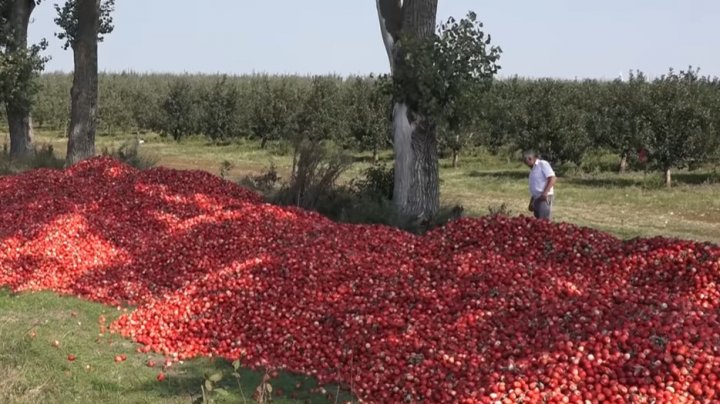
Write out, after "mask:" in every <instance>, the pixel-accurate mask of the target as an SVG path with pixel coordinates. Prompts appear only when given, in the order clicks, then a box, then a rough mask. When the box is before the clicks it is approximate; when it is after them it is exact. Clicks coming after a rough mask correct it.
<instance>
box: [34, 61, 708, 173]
mask: <svg viewBox="0 0 720 404" xmlns="http://www.w3.org/2000/svg"><path fill="white" fill-rule="evenodd" d="M99 82H100V84H99V88H100V91H99V92H100V102H99V110H98V127H99V130H100V132H101V133H130V132H133V133H137V132H145V131H156V132H160V133H162V134H165V135H167V136H170V137H172V138H174V139H176V140H182V139H183V138H185V137H187V136H193V135H204V136H207V137H208V138H209V139H210V140H212V141H215V142H221V141H228V140H233V139H238V138H252V139H257V140H258V141H260V142H261V145H262V147H265V146H266V144H267V143H268V142H269V141H292V140H293V139H295V138H297V137H298V136H300V135H303V136H310V137H313V138H316V139H318V140H332V141H334V142H335V143H337V144H339V145H341V146H343V147H346V148H353V149H355V150H359V151H372V152H374V154H376V155H377V152H378V151H380V150H383V149H388V148H391V146H392V137H391V133H390V118H391V105H392V95H391V91H392V89H391V88H390V86H391V83H390V81H389V79H388V78H386V77H379V78H378V77H350V78H346V79H342V78H340V77H334V76H323V77H299V76H265V75H255V76H235V77H227V76H203V75H182V76H174V75H139V74H134V73H124V74H101V75H100V80H99ZM38 84H39V93H38V96H37V100H36V102H35V108H34V111H33V119H34V123H35V125H36V126H39V127H43V128H47V129H53V130H65V129H66V127H67V125H68V123H69V115H68V111H69V107H70V105H69V102H70V99H69V97H68V96H67V94H69V91H70V87H71V85H72V77H71V76H70V75H66V74H45V75H42V76H41V77H40V79H39V80H38ZM465 96H467V97H468V98H471V100H470V101H468V107H467V108H468V110H466V111H462V112H463V114H462V116H461V117H459V118H458V119H457V122H454V123H453V124H450V123H448V124H445V125H443V127H441V128H440V129H439V143H440V146H441V151H442V152H444V153H447V154H448V155H452V156H453V161H454V163H455V164H457V163H458V161H459V156H460V154H461V152H462V150H463V149H465V148H469V147H474V146H485V147H487V148H489V149H490V150H493V151H497V150H499V149H501V148H504V149H508V148H509V149H520V148H536V149H538V150H539V151H540V152H541V153H542V154H543V155H544V156H545V157H547V158H548V159H550V160H552V161H554V162H556V163H563V162H571V163H578V164H579V163H580V162H581V161H582V159H583V157H585V155H586V153H587V152H588V151H589V150H592V149H598V148H599V149H604V150H607V151H611V152H613V153H616V154H617V156H618V168H619V169H621V170H624V169H625V168H626V167H627V166H628V164H629V163H630V162H631V161H632V160H638V159H641V160H645V161H646V163H647V164H649V165H650V166H651V167H654V168H657V169H659V170H662V171H663V172H666V171H667V170H669V169H671V168H682V167H686V166H690V167H693V166H697V165H699V164H702V163H703V162H706V161H708V160H710V159H714V158H716V157H717V152H718V143H719V140H720V132H719V130H720V114H718V112H719V111H720V83H718V81H717V80H715V79H713V78H709V77H702V76H699V74H698V72H697V70H693V69H688V70H687V71H680V72H675V71H670V72H669V73H668V74H666V75H665V76H663V77H661V78H657V79H655V80H652V81H650V80H647V79H646V78H645V76H644V75H643V74H642V73H639V72H637V73H634V74H631V75H630V77H629V79H628V80H626V81H620V80H616V81H612V82H607V81H591V80H588V81H582V82H579V81H558V80H526V79H507V80H495V81H494V82H493V83H492V85H491V86H490V87H489V88H488V89H487V91H480V92H478V93H477V94H473V93H472V92H468V94H465ZM472 98H474V99H472ZM456 115H459V114H456Z"/></svg>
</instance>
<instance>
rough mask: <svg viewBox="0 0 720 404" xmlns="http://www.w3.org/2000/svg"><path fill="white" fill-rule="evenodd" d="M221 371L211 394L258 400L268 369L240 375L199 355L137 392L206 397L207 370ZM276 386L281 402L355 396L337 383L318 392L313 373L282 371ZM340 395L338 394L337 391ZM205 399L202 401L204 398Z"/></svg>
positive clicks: (225, 398)
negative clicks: (254, 396) (220, 375)
mask: <svg viewBox="0 0 720 404" xmlns="http://www.w3.org/2000/svg"><path fill="white" fill-rule="evenodd" d="M216 372H220V373H222V375H223V377H222V380H220V381H219V382H217V383H216V384H215V387H214V388H221V389H222V390H223V391H222V392H216V391H210V392H207V394H208V396H209V398H212V399H214V400H215V402H218V403H224V402H227V403H238V402H254V400H253V397H252V396H253V393H254V392H255V390H256V389H257V388H258V386H260V384H261V382H262V379H263V376H264V374H265V373H264V372H263V371H260V370H258V371H253V370H249V369H243V368H241V369H239V371H238V373H239V374H240V377H239V378H237V377H236V376H234V375H233V372H234V370H233V367H232V364H231V363H230V362H228V361H225V360H221V359H216V360H212V359H204V358H201V359H195V360H192V361H190V362H186V363H185V364H184V365H180V367H179V368H176V369H174V370H173V369H172V368H170V369H169V370H168V372H167V378H166V379H165V381H163V382H162V383H160V382H156V381H148V382H145V383H144V384H142V385H139V386H138V387H137V388H136V389H135V392H140V393H147V394H150V393H155V394H158V395H160V396H162V397H166V398H184V397H187V398H188V399H189V400H188V402H194V400H199V399H200V400H201V399H202V389H201V386H202V385H203V384H204V383H205V379H206V374H212V373H216ZM269 383H270V385H271V386H272V389H273V400H272V401H273V402H279V403H294V402H308V403H334V402H348V401H352V400H353V397H352V395H350V393H349V392H348V391H347V390H346V389H339V388H338V387H337V386H334V385H333V386H324V390H325V394H321V393H319V392H314V389H316V388H319V386H318V384H317V382H316V381H315V380H314V379H312V378H310V377H309V376H303V375H297V374H292V373H285V372H283V373H279V374H278V375H277V377H273V378H272V379H270V381H269ZM336 394H337V395H338V396H339V397H335V395H336ZM200 402H201V401H200Z"/></svg>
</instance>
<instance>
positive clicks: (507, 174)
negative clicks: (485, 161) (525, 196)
mask: <svg viewBox="0 0 720 404" xmlns="http://www.w3.org/2000/svg"><path fill="white" fill-rule="evenodd" d="M467 175H468V176H469V177H473V178H495V179H505V180H513V181H517V180H527V178H528V172H527V171H520V170H497V171H477V170H474V171H470V172H469V173H468V174H467Z"/></svg>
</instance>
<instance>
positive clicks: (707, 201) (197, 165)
mask: <svg viewBox="0 0 720 404" xmlns="http://www.w3.org/2000/svg"><path fill="white" fill-rule="evenodd" d="M142 138H143V139H144V140H145V141H146V143H145V144H143V145H142V149H143V151H144V152H145V153H147V154H149V155H152V156H155V157H156V158H158V159H159V164H160V165H163V166H166V167H172V168H179V169H201V170H206V171H209V172H212V173H214V174H219V173H220V165H221V163H222V162H223V161H228V162H230V163H231V164H232V165H233V167H234V168H232V169H231V170H230V171H229V174H228V177H229V178H230V179H234V180H237V179H239V178H242V177H243V176H245V175H247V174H251V173H258V172H260V171H262V170H263V169H264V168H267V167H268V166H269V165H270V164H271V163H273V164H275V166H276V167H277V169H278V171H279V173H280V175H281V176H283V175H284V176H285V177H286V178H287V173H288V172H289V170H290V166H291V159H290V157H289V156H288V153H287V149H286V148H285V149H283V148H281V147H279V146H277V145H269V146H268V149H267V150H261V149H260V148H259V147H258V145H257V143H255V142H246V143H237V144H230V145H227V146H213V145H208V144H207V142H206V141H205V140H203V139H190V140H187V141H185V142H183V143H180V144H178V143H175V142H173V141H171V140H165V139H162V138H160V137H158V136H155V135H147V136H142ZM127 139H128V137H127V136H119V137H99V138H98V148H99V149H102V148H103V147H111V148H112V147H118V146H119V145H121V144H122V143H123V142H125V141H126V140H127ZM37 141H38V142H39V143H50V144H53V146H54V148H55V150H56V152H57V153H58V154H59V155H64V152H65V147H66V141H65V139H63V138H62V135H61V134H59V133H41V134H40V135H39V136H38V139H37ZM363 157H368V156H358V160H359V161H358V163H356V164H355V165H354V166H353V168H352V169H351V170H350V171H349V172H348V173H347V174H346V176H345V179H349V178H352V177H353V176H356V175H358V174H359V173H360V172H361V171H362V169H363V168H365V167H367V165H368V164H369V163H368V162H367V160H369V159H368V158H363ZM382 158H384V160H386V161H387V162H389V160H390V156H389V155H388V154H385V155H384V156H382ZM527 174H528V169H527V167H525V166H523V165H522V164H521V163H520V162H512V161H510V162H508V161H507V160H502V159H500V158H498V157H495V156H490V155H487V154H480V155H475V156H463V157H462V160H461V166H460V167H459V168H456V169H454V168H452V167H451V166H450V162H449V161H447V160H443V161H442V162H441V173H440V175H441V197H442V199H443V202H444V203H446V204H460V205H463V206H464V207H465V211H466V212H467V213H468V214H470V215H484V214H487V213H488V208H489V207H491V206H492V207H497V206H499V205H501V204H503V203H504V204H506V206H507V207H508V208H509V209H510V210H511V212H512V213H513V214H515V215H519V214H528V213H527V212H526V207H527V202H528V192H527ZM673 178H674V184H675V185H674V186H673V188H672V189H666V188H665V187H664V186H663V185H662V183H661V177H660V174H658V173H655V172H649V173H642V172H631V173H626V174H617V173H608V172H604V173H594V174H574V175H570V174H566V175H564V174H559V178H558V185H557V186H556V193H557V196H556V205H555V211H554V215H555V218H556V220H558V221H565V222H571V223H575V224H578V225H582V226H589V227H593V228H597V229H601V230H604V231H607V232H610V233H612V234H615V235H616V236H618V237H621V238H632V237H639V236H641V237H651V236H668V237H679V238H685V239H693V240H701V241H711V242H715V243H717V242H720V199H719V198H717V195H719V194H720V173H714V172H709V171H708V172H685V171H677V172H676V173H674V176H673Z"/></svg>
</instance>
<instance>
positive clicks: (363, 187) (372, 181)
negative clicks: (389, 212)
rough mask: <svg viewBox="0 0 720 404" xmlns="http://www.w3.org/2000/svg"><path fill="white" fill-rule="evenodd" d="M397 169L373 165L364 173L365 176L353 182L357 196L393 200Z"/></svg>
mask: <svg viewBox="0 0 720 404" xmlns="http://www.w3.org/2000/svg"><path fill="white" fill-rule="evenodd" d="M394 181H395V169H394V168H393V167H392V166H390V167H388V166H387V165H384V164H373V165H372V166H370V167H368V168H366V169H365V170H364V171H363V176H362V177H361V178H359V179H354V180H352V181H351V187H352V189H353V191H354V192H355V193H356V194H357V195H366V196H373V197H378V198H382V199H387V200H392V197H393V185H394Z"/></svg>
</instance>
